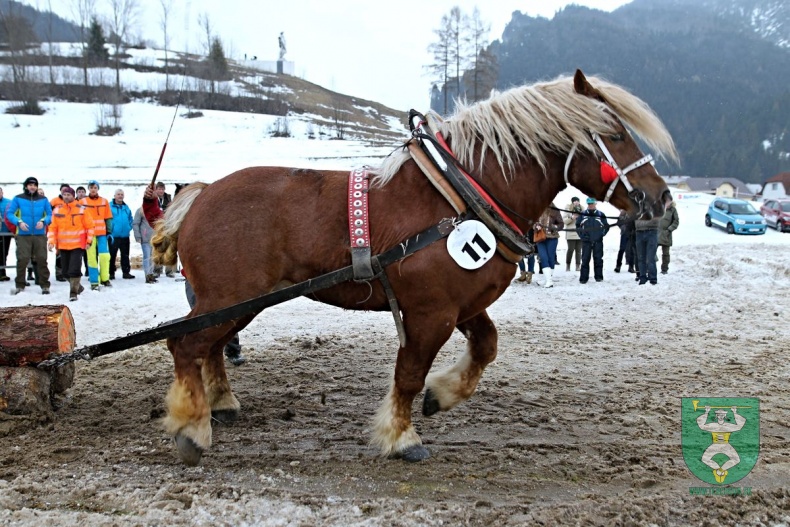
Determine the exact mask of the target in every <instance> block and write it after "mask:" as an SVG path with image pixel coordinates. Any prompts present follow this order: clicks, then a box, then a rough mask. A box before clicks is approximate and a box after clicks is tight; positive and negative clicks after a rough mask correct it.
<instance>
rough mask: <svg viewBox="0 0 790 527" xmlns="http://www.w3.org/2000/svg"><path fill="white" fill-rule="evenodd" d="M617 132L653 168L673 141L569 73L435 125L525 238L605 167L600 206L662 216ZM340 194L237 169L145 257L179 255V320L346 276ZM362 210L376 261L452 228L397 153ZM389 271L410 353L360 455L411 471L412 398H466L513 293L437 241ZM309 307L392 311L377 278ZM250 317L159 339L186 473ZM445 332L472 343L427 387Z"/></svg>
mask: <svg viewBox="0 0 790 527" xmlns="http://www.w3.org/2000/svg"><path fill="white" fill-rule="evenodd" d="M626 127H628V129H626ZM629 130H630V131H631V132H633V133H634V134H636V135H638V136H639V137H641V139H642V140H643V141H644V142H645V143H646V145H647V146H649V147H650V148H651V149H653V150H654V151H656V152H657V153H659V154H660V155H661V156H662V157H664V158H671V159H673V160H677V153H676V151H675V147H674V144H673V141H672V138H671V137H670V135H669V133H668V132H667V130H666V129H665V128H664V126H663V124H662V123H661V121H660V120H659V119H658V117H656V115H655V114H654V113H653V112H652V111H651V110H650V109H649V107H648V106H647V105H646V104H645V103H644V102H643V101H641V100H640V99H638V98H637V97H635V96H633V95H632V94H630V93H629V92H627V91H626V90H624V89H623V88H621V87H618V86H616V85H614V84H611V83H608V82H605V81H603V80H601V79H598V78H595V77H591V78H590V79H589V81H588V79H587V78H586V77H585V76H584V75H583V74H582V73H581V71H577V72H576V75H575V76H574V77H561V78H558V79H556V80H554V81H550V82H545V83H539V84H535V85H531V86H522V87H519V88H514V89H511V90H509V91H506V92H502V93H495V94H493V95H492V96H491V97H490V98H489V99H488V100H486V101H483V102H479V103H476V104H473V105H469V106H463V105H461V106H459V109H458V111H457V112H456V114H455V115H453V116H452V117H450V118H448V119H447V120H446V121H444V122H443V123H442V125H441V132H442V134H443V136H444V137H445V138H446V140H447V142H448V144H449V146H450V147H451V149H452V150H453V151H454V153H455V154H456V156H457V158H458V160H459V161H460V163H462V164H463V165H464V166H465V167H466V169H467V170H468V171H469V173H470V175H471V176H472V177H473V178H474V179H475V180H477V181H478V182H480V183H481V184H483V185H484V186H485V187H486V188H487V190H488V191H489V193H490V194H491V195H492V196H493V197H494V198H495V199H496V200H497V201H498V202H499V203H500V204H501V206H502V209H503V210H505V211H510V212H508V214H510V215H511V219H512V220H513V221H514V222H515V223H516V224H517V225H518V227H519V229H520V230H521V231H522V232H526V231H527V230H528V229H529V227H530V224H531V223H532V221H534V220H536V219H537V218H538V217H539V215H540V214H541V212H542V211H543V210H544V209H545V208H546V207H547V206H549V205H550V204H551V202H552V199H553V198H554V197H555V196H556V195H557V193H558V192H559V191H560V190H562V189H563V188H565V187H566V185H568V184H570V185H573V186H574V187H576V188H578V189H579V190H581V191H582V192H585V193H587V194H588V195H590V196H595V197H596V198H598V199H603V198H604V197H605V196H606V194H607V190H608V189H609V187H610V185H609V184H608V182H607V183H604V182H603V181H602V166H603V165H602V161H603V159H604V156H605V158H606V159H608V160H609V161H610V163H612V164H616V165H618V166H619V167H627V168H626V169H624V171H625V172H627V174H626V175H625V176H624V177H621V178H620V180H619V182H616V183H615V185H616V187H615V188H614V191H613V194H612V195H611V198H610V201H611V203H612V204H614V205H615V206H616V207H618V208H620V209H621V210H625V211H627V212H628V213H629V214H630V216H631V217H635V216H640V217H643V218H650V217H653V216H654V215H659V214H663V212H664V207H665V202H666V201H667V200H668V199H669V191H668V189H667V187H666V185H665V183H664V181H663V180H662V179H661V177H660V176H659V175H658V174H657V173H656V170H655V169H654V168H653V166H652V164H651V163H649V162H647V161H648V160H649V158H648V157H647V156H643V154H642V152H641V151H640V149H639V147H638V146H637V144H636V143H635V142H634V140H633V138H632V137H631V135H630V133H629ZM609 170H610V171H611V168H610V169H609ZM347 185H348V172H339V171H317V170H307V169H297V168H283V167H251V168H245V169H242V170H239V171H238V172H234V173H233V174H230V175H229V176H227V177H225V178H223V179H220V180H218V181H216V182H215V183H212V184H210V185H205V184H197V185H190V186H189V187H187V188H186V189H185V190H183V191H182V192H181V193H180V194H179V196H178V198H177V199H175V200H174V201H173V203H172V204H171V205H170V207H168V209H167V212H166V214H165V216H164V218H163V219H162V220H161V221H159V222H158V223H157V225H156V231H157V233H156V236H157V241H156V242H155V247H154V259H155V261H157V263H160V264H163V265H173V264H175V263H176V250H177V253H178V255H179V256H180V257H181V262H182V264H183V267H184V269H185V273H186V275H187V277H188V279H189V281H190V283H191V284H192V287H193V288H194V290H195V294H196V296H197V303H196V304H195V307H194V309H192V311H191V312H190V313H189V315H188V317H194V316H197V315H200V314H205V313H209V312H212V311H215V310H218V309H221V308H224V307H228V306H231V305H233V304H237V303H239V302H242V301H245V300H249V299H251V298H254V297H256V296H259V295H263V294H266V293H269V292H272V291H275V290H278V289H281V288H283V287H286V286H289V285H292V284H295V283H299V282H303V281H306V280H309V279H311V278H314V277H316V276H319V275H322V274H325V273H329V272H331V271H334V270H337V269H340V268H342V267H345V266H349V265H350V264H351V255H350V250H349V246H350V242H349V231H348V210H347V207H348V201H347ZM629 190H630V192H629ZM369 210H370V216H369V217H370V226H371V231H370V232H371V234H370V237H371V250H372V254H374V255H376V254H380V253H382V252H384V251H386V250H388V249H390V248H392V247H395V246H397V245H399V244H401V242H403V241H404V240H406V239H408V238H409V237H411V236H413V235H415V234H417V233H420V232H422V231H423V230H425V229H427V228H428V227H431V226H434V225H436V224H437V223H438V222H440V221H441V220H442V219H444V218H450V217H454V216H456V213H455V212H454V210H453V208H452V207H451V205H450V204H449V203H448V202H447V201H445V199H444V198H443V197H442V196H441V195H440V194H439V192H437V191H436V190H435V189H434V187H433V186H432V184H431V183H430V182H429V181H428V180H427V178H426V177H425V176H424V175H423V174H422V172H421V171H420V169H419V168H418V166H417V165H416V164H415V162H414V161H413V160H412V159H411V158H410V156H409V154H408V152H405V149H403V151H399V152H398V153H396V154H393V155H391V156H390V157H389V158H387V159H386V160H385V162H384V163H383V164H382V166H381V167H378V168H377V169H376V170H375V172H374V176H373V177H372V178H371V189H370V192H369ZM385 272H386V275H387V278H388V279H389V282H390V284H391V287H392V290H393V291H394V293H395V296H396V298H397V301H398V303H399V305H400V311H401V313H402V316H403V324H404V327H405V333H406V341H405V346H402V347H400V349H399V350H398V355H397V360H396V363H395V373H394V378H393V382H392V384H391V387H390V389H389V392H388V393H387V395H386V397H385V399H384V401H383V403H382V404H381V407H380V408H379V410H378V413H377V415H376V417H375V419H374V423H373V438H372V443H373V444H374V445H376V446H378V447H379V448H380V449H381V452H382V454H383V455H388V456H391V457H399V458H402V459H405V460H408V461H418V460H422V459H425V458H427V457H428V456H429V455H430V454H429V452H428V450H427V449H426V448H425V447H424V446H423V445H422V441H421V439H420V437H419V435H418V434H417V432H416V431H415V430H414V426H413V425H412V419H411V414H412V403H413V401H414V398H415V396H416V395H417V394H418V393H419V392H420V391H421V390H422V389H423V388H424V387H425V388H426V391H425V399H424V404H423V414H425V415H431V414H433V413H436V412H438V411H440V410H441V411H447V410H450V409H451V408H453V407H454V406H456V405H458V404H459V403H461V402H463V401H464V400H466V399H468V398H469V397H470V396H471V395H472V393H473V392H474V390H475V388H476V387H477V384H478V381H479V380H480V377H481V375H482V373H483V370H484V369H485V367H486V365H487V364H489V363H490V362H491V361H493V360H494V358H495V357H496V354H497V331H496V329H495V327H494V323H493V322H492V321H491V319H490V318H489V316H488V314H487V313H486V308H487V307H488V306H490V305H491V304H492V303H493V302H494V301H495V300H496V299H497V298H499V297H500V295H502V293H503V292H504V291H505V289H507V287H508V285H509V284H510V283H511V280H512V279H513V275H514V264H513V263H512V262H510V261H507V260H505V258H504V257H501V256H498V255H497V256H494V257H492V258H491V259H490V260H489V261H488V262H487V263H486V264H485V265H483V266H482V267H480V268H479V269H477V270H474V271H469V270H465V269H462V268H461V267H460V266H459V265H458V264H456V263H455V261H454V260H453V259H452V258H451V256H450V255H449V254H448V249H447V243H446V242H445V241H440V242H437V243H433V244H431V245H429V246H428V247H427V248H424V249H422V250H419V251H417V252H416V253H414V254H412V255H411V256H409V257H408V258H405V259H403V260H401V261H400V262H397V263H396V264H393V265H391V266H389V267H387V268H386V269H385ZM218 276H233V280H222V279H218ZM371 286H372V292H371ZM309 297H310V298H312V299H314V300H318V301H320V302H324V303H327V304H332V305H335V306H339V307H342V308H345V309H365V310H376V311H380V310H381V311H383V310H388V309H389V305H388V302H387V297H386V294H385V291H384V288H383V287H382V286H381V285H380V283H379V282H378V281H373V282H371V283H370V284H367V283H356V282H353V281H351V282H346V283H341V284H339V285H334V286H332V287H330V288H328V289H324V290H321V291H318V292H316V293H312V294H310V295H309ZM256 315H257V313H253V314H249V315H246V316H244V317H242V318H239V319H236V320H233V321H231V322H225V323H222V324H219V325H217V326H214V327H211V328H208V329H203V330H200V331H197V332H194V333H190V334H187V335H184V336H180V337H171V338H169V339H168V340H167V346H168V348H169V349H170V351H171V353H172V354H173V359H174V362H175V379H174V381H173V384H172V386H171V388H170V390H169V392H168V395H167V401H166V402H167V416H166V417H165V419H164V425H165V427H166V429H167V431H168V432H169V433H171V434H173V435H174V437H175V444H176V446H177V449H178V452H179V455H180V457H181V459H182V460H183V461H184V462H185V463H186V464H189V465H195V464H197V463H199V461H200V459H201V456H202V454H203V452H204V450H205V449H207V448H208V447H209V446H210V445H211V418H212V417H214V418H216V419H217V420H218V421H220V422H225V421H231V420H233V419H234V418H235V417H237V416H238V412H239V410H240V408H241V407H240V405H239V401H238V400H237V399H236V397H235V396H234V395H233V392H232V391H231V388H230V385H229V383H228V380H227V377H226V374H225V367H224V363H223V353H222V350H223V347H224V346H225V344H226V343H227V342H228V341H229V340H230V339H231V337H232V336H233V334H234V333H236V332H238V331H240V330H242V329H243V328H244V327H245V326H247V324H249V323H250V321H252V319H253V318H254V317H255V316H256ZM454 329H458V330H459V331H460V332H461V333H462V334H463V335H464V336H466V338H467V339H468V345H467V349H466V351H465V352H464V353H463V354H462V355H461V356H460V357H459V358H458V360H457V362H456V363H455V364H454V365H453V366H451V367H449V368H447V369H446V370H444V371H440V372H434V373H432V374H431V375H428V372H429V370H430V369H431V364H432V363H433V360H434V358H435V357H436V354H437V353H438V351H439V349H440V348H441V347H442V345H443V344H444V343H445V342H446V341H447V340H448V339H449V337H450V336H451V334H452V332H453V330H454Z"/></svg>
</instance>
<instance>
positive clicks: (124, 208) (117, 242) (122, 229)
mask: <svg viewBox="0 0 790 527" xmlns="http://www.w3.org/2000/svg"><path fill="white" fill-rule="evenodd" d="M123 198H124V193H123V190H121V189H118V190H116V191H115V196H114V197H113V200H112V201H111V202H110V210H112V218H113V219H112V232H111V233H110V238H111V241H110V280H115V269H116V267H115V257H116V256H118V251H119V250H120V251H121V272H122V273H123V277H124V278H126V279H127V280H132V279H133V278H134V275H133V274H131V270H132V267H131V265H130V264H129V233H130V232H132V227H133V226H134V218H133V217H132V209H130V208H129V206H128V205H127V204H126V203H124V201H123Z"/></svg>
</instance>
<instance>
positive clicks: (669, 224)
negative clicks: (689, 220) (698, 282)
mask: <svg viewBox="0 0 790 527" xmlns="http://www.w3.org/2000/svg"><path fill="white" fill-rule="evenodd" d="M678 225H680V218H679V217H678V209H677V208H676V207H675V202H674V201H670V202H669V205H668V206H667V210H666V211H665V212H664V217H663V218H661V223H660V225H659V232H658V244H659V245H660V246H661V274H667V273H668V272H669V248H670V247H672V231H674V230H676V229H677V228H678Z"/></svg>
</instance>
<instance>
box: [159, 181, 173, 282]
mask: <svg viewBox="0 0 790 527" xmlns="http://www.w3.org/2000/svg"><path fill="white" fill-rule="evenodd" d="M154 194H155V196H156V201H157V203H158V204H159V209H160V210H161V211H162V213H163V214H164V212H165V211H166V210H167V207H168V205H170V202H171V201H172V199H171V198H170V194H168V193H167V192H165V184H164V183H162V182H161V181H159V182H158V183H157V184H156V190H155V191H154ZM173 271H175V269H174V268H173V267H171V266H167V268H165V276H166V277H168V278H173V277H174V276H175V275H174V273H173ZM161 274H162V266H161V265H157V266H154V275H155V276H156V278H159V277H160V276H161Z"/></svg>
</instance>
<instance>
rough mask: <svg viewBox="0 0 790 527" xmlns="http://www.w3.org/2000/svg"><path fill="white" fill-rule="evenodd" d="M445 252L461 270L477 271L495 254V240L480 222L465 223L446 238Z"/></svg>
mask: <svg viewBox="0 0 790 527" xmlns="http://www.w3.org/2000/svg"><path fill="white" fill-rule="evenodd" d="M447 252H449V253H450V256H452V257H453V260H455V263H457V264H458V265H460V266H461V267H462V268H464V269H470V270H471V269H479V268H480V267H482V266H483V264H485V263H486V262H487V261H488V260H490V259H491V258H492V257H493V256H494V253H496V238H495V237H494V235H493V233H492V232H491V231H490V230H488V227H486V226H485V224H483V223H482V222H480V221H477V220H469V221H465V222H463V223H460V224H459V225H458V226H456V228H455V230H454V231H453V232H451V233H450V236H448V237H447Z"/></svg>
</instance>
